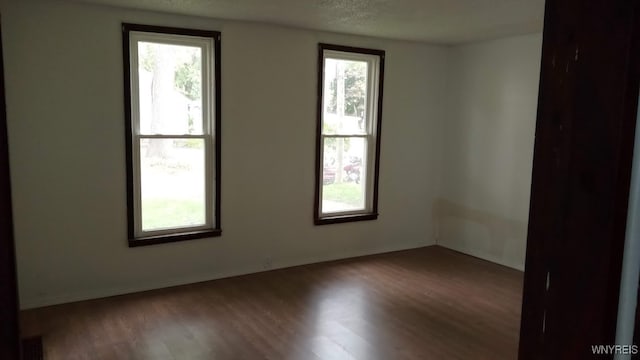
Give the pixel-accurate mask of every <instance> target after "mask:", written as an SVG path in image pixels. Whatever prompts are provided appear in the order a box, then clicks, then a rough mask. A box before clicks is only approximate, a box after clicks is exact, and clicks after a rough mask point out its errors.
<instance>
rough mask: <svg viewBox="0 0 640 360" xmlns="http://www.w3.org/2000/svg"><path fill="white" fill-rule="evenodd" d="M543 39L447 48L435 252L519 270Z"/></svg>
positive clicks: (435, 219) (522, 260) (533, 37)
mask: <svg viewBox="0 0 640 360" xmlns="http://www.w3.org/2000/svg"><path fill="white" fill-rule="evenodd" d="M541 50H542V36H541V35H540V34H534V35H527V36H518V37H511V38H505V39H500V40H494V41H488V42H482V43H476V44H470V45H463V46H457V47H453V48H451V51H450V53H449V63H450V68H449V69H450V70H449V74H450V76H449V79H448V82H449V89H448V94H449V97H448V110H447V121H446V125H445V126H444V129H445V130H444V150H443V162H442V179H443V180H442V188H441V191H440V194H441V195H440V197H439V198H438V199H436V201H435V202H434V212H433V213H434V222H435V223H436V224H437V229H436V232H437V233H436V237H437V242H438V244H439V245H442V246H445V247H449V248H452V249H455V250H458V251H461V252H464V253H467V254H470V255H474V256H477V257H480V258H483V259H487V260H490V261H493V262H497V263H499V264H503V265H506V266H510V267H514V268H517V269H523V268H524V258H525V248H526V236H527V222H528V216H529V194H530V188H531V170H532V164H533V140H534V130H535V121H536V107H537V99H538V82H539V77H540V56H541Z"/></svg>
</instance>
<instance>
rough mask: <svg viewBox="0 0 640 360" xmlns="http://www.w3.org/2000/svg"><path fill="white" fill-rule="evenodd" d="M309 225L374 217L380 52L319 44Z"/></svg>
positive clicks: (377, 162)
mask: <svg viewBox="0 0 640 360" xmlns="http://www.w3.org/2000/svg"><path fill="white" fill-rule="evenodd" d="M319 50H320V53H319V71H318V73H319V76H318V93H319V98H318V129H317V134H318V135H317V141H316V143H317V144H316V146H317V154H316V208H315V223H316V224H317V225H321V224H331V223H338V222H347V221H357V220H373V219H376V218H377V217H378V184H377V183H378V169H379V162H380V161H379V152H380V121H381V116H382V83H383V75H384V54H385V53H384V51H380V50H370V49H361V48H352V47H345V46H337V45H328V44H320V45H319Z"/></svg>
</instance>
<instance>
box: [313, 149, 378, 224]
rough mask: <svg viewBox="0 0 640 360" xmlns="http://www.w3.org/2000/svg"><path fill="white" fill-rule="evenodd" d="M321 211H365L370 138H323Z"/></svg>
mask: <svg viewBox="0 0 640 360" xmlns="http://www.w3.org/2000/svg"><path fill="white" fill-rule="evenodd" d="M323 148H324V154H323V156H324V164H323V170H322V209H321V210H322V213H334V212H342V211H352V210H364V208H365V188H366V183H367V181H366V177H367V172H366V167H365V164H366V155H365V154H366V149H367V140H366V139H365V138H361V137H349V138H334V137H325V138H324V146H323Z"/></svg>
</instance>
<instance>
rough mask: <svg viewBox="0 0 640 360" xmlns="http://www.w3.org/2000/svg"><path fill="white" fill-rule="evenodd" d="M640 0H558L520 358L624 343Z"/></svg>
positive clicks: (551, 14) (548, 49)
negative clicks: (621, 303) (622, 303)
mask: <svg viewBox="0 0 640 360" xmlns="http://www.w3.org/2000/svg"><path fill="white" fill-rule="evenodd" d="M639 6H640V3H639V2H631V1H625V0H590V1H583V0H564V1H554V0H549V1H547V2H546V10H545V24H544V35H543V51H542V64H541V79H540V90H539V91H540V92H539V102H538V117H537V124H536V140H535V149H534V162H533V176H532V188H531V204H530V215H529V229H528V240H527V256H526V266H525V270H526V271H525V281H524V297H523V308H522V322H521V337H520V350H519V358H520V360H534V359H535V360H542V359H544V360H553V359H563V360H564V359H591V358H594V355H593V353H592V348H591V345H612V344H614V342H615V329H616V320H617V310H618V297H619V287H620V276H621V268H622V255H623V247H624V238H625V226H626V216H627V202H628V195H629V183H630V177H631V160H632V155H633V140H634V129H635V122H636V109H637V99H638V83H639V79H640V73H639V68H638V67H639V66H640V57H639V56H638V50H639V47H638V31H637V30H638V25H639V21H638V10H639ZM598 358H603V359H605V358H610V357H607V356H602V357H598Z"/></svg>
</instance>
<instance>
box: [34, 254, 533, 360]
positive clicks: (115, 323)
mask: <svg viewBox="0 0 640 360" xmlns="http://www.w3.org/2000/svg"><path fill="white" fill-rule="evenodd" d="M521 293H522V273H521V272H519V271H516V270H512V269H509V268H505V267H502V266H499V265H496V264H492V263H490V262H486V261H483V260H480V259H477V258H473V257H470V256H466V255H463V254H460V253H457V252H454V251H451V250H447V249H444V248H441V247H437V246H431V247H426V248H421V249H415V250H407V251H400V252H394V253H388V254H382V255H373V256H367V257H361V258H355V259H348V260H341V261H334V262H328V263H321V264H313V265H306V266H300V267H294V268H289V269H282V270H274V271H269V272H264V273H259V274H253V275H246V276H240V277H235V278H228V279H222V280H216V281H209V282H204V283H198V284H193V285H186V286H180V287H174V288H169V289H162V290H155V291H149V292H143V293H137V294H130V295H124V296H117V297H111V298H105V299H99V300H90V301H83V302H77V303H71V304H65V305H59V306H51V307H46V308H41V309H34V310H27V311H23V312H22V314H21V318H22V320H21V322H22V329H23V335H24V336H30V335H36V334H42V335H43V339H44V350H45V359H47V360H58V359H64V360H75V359H91V360H98V359H114V360H126V359H136V360H137V359H159V360H163V359H179V360H182V359H185V360H192V359H193V360H198V359H225V360H226V359H248V360H253V359H274V360H281V359H300V360H320V359H322V360H329V359H331V360H333V359H340V360H342V359H362V360H377V359H380V360H404V359H407V360H408V359H420V360H425V359H437V360H443V359H447V360H450V359H471V360H481V359H488V360H500V359H508V360H512V359H516V358H517V349H518V331H519V326H520V307H521V301H522V296H521Z"/></svg>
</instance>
